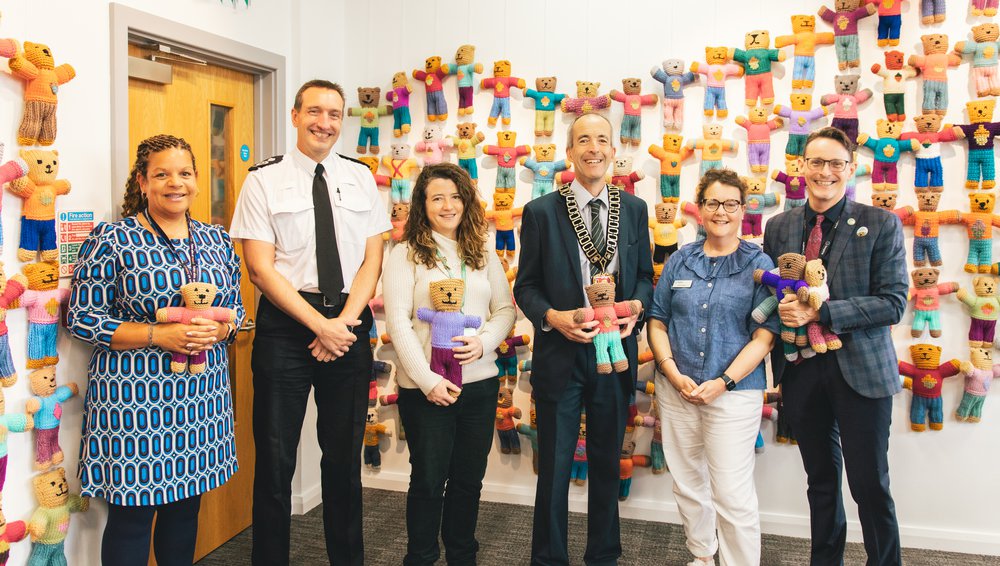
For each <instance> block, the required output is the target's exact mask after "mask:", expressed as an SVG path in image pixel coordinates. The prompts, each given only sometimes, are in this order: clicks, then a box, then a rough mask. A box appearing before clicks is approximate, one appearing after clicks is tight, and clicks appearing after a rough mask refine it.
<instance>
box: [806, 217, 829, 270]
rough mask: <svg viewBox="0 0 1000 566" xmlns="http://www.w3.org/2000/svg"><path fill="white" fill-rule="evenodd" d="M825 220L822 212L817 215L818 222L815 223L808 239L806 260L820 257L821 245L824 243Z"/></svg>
mask: <svg viewBox="0 0 1000 566" xmlns="http://www.w3.org/2000/svg"><path fill="white" fill-rule="evenodd" d="M823 220H824V216H823V215H822V214H817V215H816V224H813V227H812V230H810V231H809V239H808V240H806V254H805V255H806V261H808V260H811V259H817V258H819V246H820V244H822V243H823Z"/></svg>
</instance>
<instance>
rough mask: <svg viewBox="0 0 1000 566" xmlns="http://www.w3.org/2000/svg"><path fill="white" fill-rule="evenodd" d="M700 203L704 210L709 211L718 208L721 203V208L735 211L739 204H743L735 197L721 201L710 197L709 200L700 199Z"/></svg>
mask: <svg viewBox="0 0 1000 566" xmlns="http://www.w3.org/2000/svg"><path fill="white" fill-rule="evenodd" d="M701 205H702V206H704V207H705V210H707V211H709V212H715V211H716V210H719V205H722V209H723V210H725V211H726V212H736V211H737V210H739V209H740V207H741V206H743V202H742V201H738V200H736V199H729V200H725V201H721V202H720V201H717V200H715V199H711V200H702V201H701Z"/></svg>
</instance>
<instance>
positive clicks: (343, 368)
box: [251, 297, 372, 566]
mask: <svg viewBox="0 0 1000 566" xmlns="http://www.w3.org/2000/svg"><path fill="white" fill-rule="evenodd" d="M317 310H319V309H317ZM323 314H324V315H325V316H327V318H331V317H333V316H336V314H337V313H336V312H334V311H333V310H329V311H328V312H323ZM370 317H371V315H370V311H368V312H366V314H365V315H364V316H362V317H361V318H362V320H365V318H367V320H368V321H370V320H371V318H370ZM369 324H370V322H369ZM368 329H369V327H368V326H364V325H363V326H358V327H355V328H354V332H355V334H356V335H357V338H358V339H357V340H356V341H355V342H354V344H353V345H352V346H351V348H350V349H349V350H348V352H347V354H345V355H344V356H342V357H340V358H338V359H336V360H334V361H332V362H325V363H324V362H318V361H316V359H315V358H313V357H312V354H311V353H310V350H309V348H308V344H309V343H310V342H311V341H312V340H313V338H315V335H314V334H313V333H312V332H310V331H309V329H307V328H306V327H304V326H302V325H301V324H299V323H298V322H297V321H296V320H294V319H292V318H291V317H289V316H288V315H286V314H285V313H284V312H282V311H280V310H278V309H277V308H276V307H275V306H273V305H272V304H271V303H270V302H269V301H268V300H267V299H266V298H263V297H262V298H261V302H260V306H259V308H258V312H257V334H256V336H255V337H254V349H253V356H252V360H251V367H252V369H253V385H254V399H253V432H254V442H255V443H256V445H257V459H256V463H255V467H254V474H255V475H254V485H253V524H254V529H253V553H252V561H253V564H255V565H265V564H266V565H268V566H271V565H274V564H288V561H289V532H290V527H291V517H290V514H291V492H292V476H293V475H294V473H295V456H296V451H297V448H298V445H299V436H300V433H301V431H302V420H303V418H304V417H305V412H306V404H307V402H308V399H309V392H310V390H313V391H314V398H315V401H316V413H317V420H316V432H317V434H318V437H319V447H320V451H321V452H322V457H321V460H320V469H321V475H320V478H321V486H322V492H323V528H324V532H325V535H326V552H327V555H328V556H329V559H330V563H331V564H334V565H336V564H353V565H360V564H362V563H363V562H364V542H363V539H362V525H361V445H362V437H363V436H364V430H365V416H366V412H367V409H368V385H369V378H370V376H371V367H372V352H371V348H370V347H369V345H368Z"/></svg>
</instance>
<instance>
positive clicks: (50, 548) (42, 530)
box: [28, 468, 90, 564]
mask: <svg viewBox="0 0 1000 566" xmlns="http://www.w3.org/2000/svg"><path fill="white" fill-rule="evenodd" d="M31 483H32V485H33V486H34V488H35V498H36V499H37V500H38V504H39V505H38V507H37V508H36V509H35V512H34V513H32V514H31V520H29V521H28V532H29V533H31V542H32V543H33V544H32V547H31V556H30V557H29V558H28V564H66V557H65V555H64V554H63V544H62V543H63V541H65V540H66V533H68V532H69V515H70V513H77V512H81V511H84V512H85V511H87V510H88V509H90V498H89V497H80V496H79V495H70V493H69V482H67V481H66V470H65V469H63V468H56V469H55V470H52V471H51V472H46V473H44V474H39V475H37V476H35V477H34V478H32V480H31Z"/></svg>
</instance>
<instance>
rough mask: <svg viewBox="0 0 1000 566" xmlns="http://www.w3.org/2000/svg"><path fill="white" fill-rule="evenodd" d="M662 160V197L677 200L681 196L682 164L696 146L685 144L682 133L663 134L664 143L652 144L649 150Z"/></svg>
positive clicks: (666, 199)
mask: <svg viewBox="0 0 1000 566" xmlns="http://www.w3.org/2000/svg"><path fill="white" fill-rule="evenodd" d="M647 151H648V152H649V154H650V155H652V156H653V157H655V158H656V159H657V160H658V161H659V162H660V198H662V199H663V202H677V201H678V200H680V196H681V165H683V164H684V160H686V159H687V158H689V157H691V156H692V155H693V154H694V148H693V147H688V146H686V145H684V138H683V137H682V136H681V135H680V134H663V145H655V144H653V145H651V146H649V149H648V150H647Z"/></svg>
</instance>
